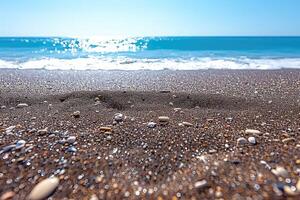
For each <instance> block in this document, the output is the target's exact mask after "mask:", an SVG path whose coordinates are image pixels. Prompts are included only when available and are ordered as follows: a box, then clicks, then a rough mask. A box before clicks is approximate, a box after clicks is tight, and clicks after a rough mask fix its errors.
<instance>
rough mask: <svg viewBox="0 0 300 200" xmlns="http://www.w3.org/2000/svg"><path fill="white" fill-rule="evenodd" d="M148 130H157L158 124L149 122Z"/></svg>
mask: <svg viewBox="0 0 300 200" xmlns="http://www.w3.org/2000/svg"><path fill="white" fill-rule="evenodd" d="M147 127H148V128H155V127H156V123H155V122H149V123H148V125H147Z"/></svg>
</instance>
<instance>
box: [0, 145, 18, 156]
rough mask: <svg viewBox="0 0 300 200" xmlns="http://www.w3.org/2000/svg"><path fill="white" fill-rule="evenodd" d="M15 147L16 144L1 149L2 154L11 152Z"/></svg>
mask: <svg viewBox="0 0 300 200" xmlns="http://www.w3.org/2000/svg"><path fill="white" fill-rule="evenodd" d="M15 147H16V145H14V144H12V145H8V146H6V147H3V149H2V150H1V151H0V154H2V153H6V152H9V151H11V150H12V149H14V148H15Z"/></svg>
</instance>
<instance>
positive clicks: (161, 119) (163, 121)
mask: <svg viewBox="0 0 300 200" xmlns="http://www.w3.org/2000/svg"><path fill="white" fill-rule="evenodd" d="M158 121H159V123H160V124H162V125H166V124H168V123H169V121H170V118H169V117H167V116H160V117H158Z"/></svg>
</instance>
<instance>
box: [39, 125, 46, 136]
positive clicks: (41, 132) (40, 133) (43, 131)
mask: <svg viewBox="0 0 300 200" xmlns="http://www.w3.org/2000/svg"><path fill="white" fill-rule="evenodd" d="M47 133H48V127H46V128H44V129H40V130H38V131H37V134H38V135H46V134H47Z"/></svg>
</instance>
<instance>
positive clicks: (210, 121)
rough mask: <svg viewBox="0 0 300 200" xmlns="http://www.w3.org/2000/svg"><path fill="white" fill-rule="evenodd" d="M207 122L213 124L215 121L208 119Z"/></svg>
mask: <svg viewBox="0 0 300 200" xmlns="http://www.w3.org/2000/svg"><path fill="white" fill-rule="evenodd" d="M206 121H207V122H209V123H212V122H213V121H214V119H212V118H210V119H207V120H206Z"/></svg>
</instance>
